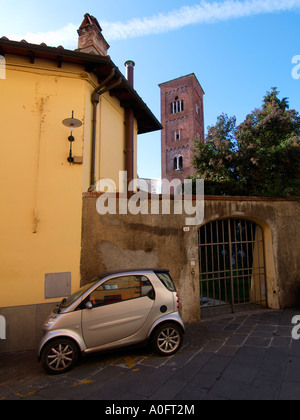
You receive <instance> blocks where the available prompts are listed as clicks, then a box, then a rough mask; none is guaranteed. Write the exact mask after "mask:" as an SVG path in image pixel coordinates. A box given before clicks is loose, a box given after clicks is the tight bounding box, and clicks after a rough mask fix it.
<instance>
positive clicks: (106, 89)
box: [88, 68, 122, 192]
mask: <svg viewBox="0 0 300 420" xmlns="http://www.w3.org/2000/svg"><path fill="white" fill-rule="evenodd" d="M115 74H116V69H115V68H113V70H112V72H111V74H110V75H109V76H108V77H107V78H106V79H105V80H104V81H103V82H102V83H101V84H100V85H99V86H98V87H97V88H96V89H95V90H94V92H93V93H92V98H91V100H92V104H93V126H92V154H91V174H90V184H91V186H90V188H89V190H88V191H89V192H92V191H95V182H96V179H95V167H96V132H97V107H98V104H99V102H100V96H101V95H103V94H104V93H106V92H109V91H110V90H112V89H114V88H115V87H117V86H119V85H120V84H121V82H122V78H121V77H120V78H119V79H118V80H117V82H116V83H114V84H113V85H111V86H108V87H105V86H106V85H107V83H109V82H110V81H111V80H112V79H113V77H114V76H115Z"/></svg>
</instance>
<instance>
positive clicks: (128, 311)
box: [38, 269, 184, 358]
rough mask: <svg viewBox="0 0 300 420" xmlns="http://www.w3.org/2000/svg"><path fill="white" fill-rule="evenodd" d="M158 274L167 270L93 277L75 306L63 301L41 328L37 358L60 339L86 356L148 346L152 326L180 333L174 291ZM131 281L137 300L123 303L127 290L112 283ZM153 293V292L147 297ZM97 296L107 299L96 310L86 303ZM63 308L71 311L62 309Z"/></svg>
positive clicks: (181, 322) (180, 323)
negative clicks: (165, 326) (164, 326)
mask: <svg viewBox="0 0 300 420" xmlns="http://www.w3.org/2000/svg"><path fill="white" fill-rule="evenodd" d="M156 272H164V273H169V272H168V270H151V269H150V270H130V271H117V272H111V273H105V274H102V275H100V276H99V277H97V278H96V280H95V281H94V282H92V283H91V284H90V287H89V288H88V289H87V290H85V289H83V290H84V292H82V293H81V295H80V293H79V295H78V296H79V297H78V298H76V299H75V301H74V302H72V299H71V298H72V297H71V298H70V299H71V304H69V303H68V302H67V301H65V300H64V301H63V302H62V304H61V308H60V310H57V311H56V312H54V313H53V314H52V315H51V317H50V318H49V319H48V320H47V322H46V323H45V325H44V337H43V338H42V340H41V342H40V346H39V349H38V357H39V358H40V357H41V354H42V351H43V349H44V347H45V346H46V344H47V343H49V342H50V341H52V340H54V339H56V338H59V337H67V338H70V339H72V340H74V341H75V342H76V343H77V346H78V348H79V350H80V352H81V353H84V354H85V353H92V352H95V351H100V350H106V349H112V348H118V347H123V346H128V345H133V344H137V343H140V342H143V341H146V340H147V339H149V338H150V336H151V334H152V332H153V331H154V330H155V328H156V327H158V326H159V325H160V324H162V323H166V322H174V323H176V324H178V325H180V326H181V329H182V332H184V323H183V321H182V319H181V317H180V314H179V311H178V295H177V292H174V291H170V290H169V289H168V287H167V286H166V285H165V284H164V283H163V282H162V281H161V280H160V279H159V278H158V276H157V275H156ZM130 276H133V277H136V281H137V283H136V284H137V285H138V286H135V287H136V288H137V289H136V291H137V297H135V295H134V298H132V299H128V300H126V299H127V298H126V297H125V298H124V296H125V295H124V293H125V292H124V290H125V289H124V290H121V287H119V288H118V284H116V285H114V283H118V281H119V282H120V283H119V284H121V282H122V281H123V280H124V279H125V280H126V277H130ZM147 279H148V280H149V282H150V283H151V284H150V283H149V282H148V283H147ZM112 285H113V286H114V287H112ZM151 285H152V287H151ZM108 286H109V287H108ZM138 287H139V288H138ZM131 289H132V290H134V288H131ZM151 289H153V290H152V292H153V293H150V292H151ZM128 290H129V289H128ZM174 290H175V289H174ZM99 291H100V292H101V293H100V292H99ZM95 293H96V297H97V296H98V295H99V296H100V295H101V299H103V298H104V300H105V302H104V303H102V301H101V304H99V306H95V302H94V304H92V302H91V301H90V300H89V299H90V298H93V297H94V295H95ZM97 293H98V295H97ZM122 293H123V295H122ZM139 294H140V295H139ZM142 294H146V296H142ZM76 296H77V295H75V297H76ZM117 299H119V301H118V300H117ZM122 299H125V300H122ZM66 302H67V303H66ZM87 303H89V305H87ZM64 304H65V305H69V306H67V307H64ZM87 307H89V308H90V309H87Z"/></svg>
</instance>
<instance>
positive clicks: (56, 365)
mask: <svg viewBox="0 0 300 420" xmlns="http://www.w3.org/2000/svg"><path fill="white" fill-rule="evenodd" d="M77 359H78V349H77V346H76V344H75V343H74V342H73V341H72V340H70V339H68V338H58V339H56V340H53V341H51V342H50V343H49V344H47V345H46V347H45V348H44V350H43V353H42V365H43V367H44V369H45V370H46V371H47V372H48V373H50V374H52V375H58V374H61V373H65V372H68V371H69V370H71V369H72V368H73V367H74V365H75V364H76V362H77Z"/></svg>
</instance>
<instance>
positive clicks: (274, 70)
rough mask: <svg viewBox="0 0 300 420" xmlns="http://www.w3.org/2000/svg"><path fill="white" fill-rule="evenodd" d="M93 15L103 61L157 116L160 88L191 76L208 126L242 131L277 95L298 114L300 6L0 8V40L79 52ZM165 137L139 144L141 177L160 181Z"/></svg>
mask: <svg viewBox="0 0 300 420" xmlns="http://www.w3.org/2000/svg"><path fill="white" fill-rule="evenodd" d="M85 13H89V14H91V15H93V16H95V17H96V18H97V19H98V21H99V23H100V25H101V27H102V29H103V35H104V37H105V39H106V40H107V42H108V43H109V44H110V49H109V55H110V56H111V59H112V61H113V62H114V63H115V64H116V65H117V66H118V67H119V69H120V70H121V71H122V72H123V73H124V75H125V67H124V63H125V61H127V60H133V61H134V62H135V63H136V66H135V89H136V90H137V92H138V94H139V95H140V96H141V97H142V99H143V100H144V102H145V103H146V104H147V105H148V106H149V108H150V109H151V111H152V112H153V113H154V115H155V116H156V117H157V118H158V119H159V120H161V118H160V89H159V87H158V85H159V84H160V83H163V82H166V81H169V80H172V79H175V78H177V77H181V76H184V75H187V74H190V73H194V74H195V75H196V77H197V79H198V80H199V82H200V84H201V86H202V88H203V89H204V91H205V97H204V124H205V131H206V133H207V129H208V126H211V125H214V124H215V123H216V121H217V117H218V116H219V115H220V114H222V113H226V114H228V115H229V116H236V118H237V123H238V124H239V123H241V122H242V121H244V119H245V118H246V116H247V114H249V113H250V112H252V111H253V110H254V109H255V108H258V107H260V106H261V104H262V100H263V97H264V96H265V94H266V92H267V91H270V90H271V88H272V87H277V89H278V90H279V92H280V97H287V98H289V103H290V108H293V109H296V110H297V111H298V112H300V95H299V93H300V66H299V64H300V25H299V23H300V0H202V1H199V0H160V1H159V0H151V1H147V2H146V1H142V0H127V1H124V0H114V1H110V2H108V1H107V0H106V1H104V0H85V1H82V0H81V1H78V0H72V1H70V0H59V1H58V0H51V2H49V1H47V2H46V1H44V0H38V1H37V0H22V1H20V0H17V1H4V0H0V37H2V36H6V37H7V38H9V39H11V40H16V41H20V40H22V39H25V40H27V41H28V42H32V43H36V44H40V43H42V42H44V43H46V44H47V45H49V46H54V47H57V46H59V45H62V46H64V47H65V48H67V49H71V50H73V49H76V48H77V40H78V37H77V29H78V28H79V26H80V24H81V22H82V21H83V18H84V14H85ZM160 141H161V134H160V132H155V133H149V134H144V135H141V136H139V138H138V175H139V177H144V178H160V177H161V158H160V155H161V149H160Z"/></svg>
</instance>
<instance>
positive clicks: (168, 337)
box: [157, 328, 180, 353]
mask: <svg viewBox="0 0 300 420" xmlns="http://www.w3.org/2000/svg"><path fill="white" fill-rule="evenodd" d="M157 344H158V347H159V349H160V350H161V351H162V352H163V353H172V352H173V351H175V350H176V349H177V348H178V347H179V345H180V334H179V332H178V331H177V330H176V329H175V328H166V329H164V330H163V331H161V333H160V334H159V336H158V338H157Z"/></svg>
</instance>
